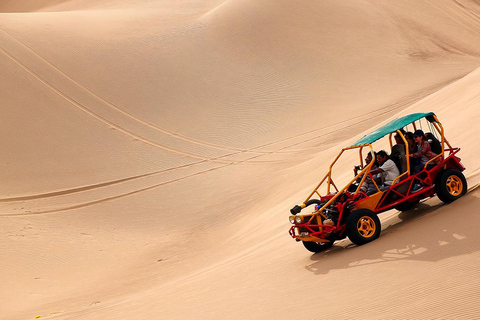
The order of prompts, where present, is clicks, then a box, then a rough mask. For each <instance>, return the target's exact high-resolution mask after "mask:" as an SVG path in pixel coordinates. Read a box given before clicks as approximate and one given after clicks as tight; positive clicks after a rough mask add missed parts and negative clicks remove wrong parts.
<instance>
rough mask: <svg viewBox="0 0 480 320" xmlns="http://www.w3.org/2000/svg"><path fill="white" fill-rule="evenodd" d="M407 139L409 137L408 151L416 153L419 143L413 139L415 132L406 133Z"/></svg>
mask: <svg viewBox="0 0 480 320" xmlns="http://www.w3.org/2000/svg"><path fill="white" fill-rule="evenodd" d="M405 139H407V144H408V153H414V152H415V151H416V148H417V145H416V144H415V140H414V139H413V133H412V132H407V133H405Z"/></svg>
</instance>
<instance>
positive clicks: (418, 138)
mask: <svg viewBox="0 0 480 320" xmlns="http://www.w3.org/2000/svg"><path fill="white" fill-rule="evenodd" d="M413 139H414V141H415V143H416V144H417V151H416V152H414V153H411V154H410V157H411V158H416V159H419V160H418V164H417V165H416V166H415V168H414V170H413V172H414V173H419V172H420V171H422V170H423V168H424V167H425V164H427V162H428V161H430V159H432V158H435V157H436V156H437V154H436V153H433V152H432V148H431V147H430V143H428V141H427V138H426V137H425V134H424V133H423V131H422V130H416V131H415V132H414V133H413ZM440 161H441V159H440V157H438V158H437V159H435V160H434V162H435V163H436V164H438V163H440Z"/></svg>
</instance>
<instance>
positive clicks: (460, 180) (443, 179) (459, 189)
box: [435, 169, 467, 203]
mask: <svg viewBox="0 0 480 320" xmlns="http://www.w3.org/2000/svg"><path fill="white" fill-rule="evenodd" d="M435 192H436V193H437V197H438V198H439V199H440V200H442V201H443V202H444V203H451V202H453V201H455V200H457V199H458V198H460V197H461V196H463V195H464V194H465V193H467V180H466V179H465V176H464V175H463V173H461V172H460V171H458V170H457V169H447V170H445V171H443V172H441V173H439V175H438V177H437V179H436V181H435Z"/></svg>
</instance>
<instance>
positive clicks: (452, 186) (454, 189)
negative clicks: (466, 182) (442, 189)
mask: <svg viewBox="0 0 480 320" xmlns="http://www.w3.org/2000/svg"><path fill="white" fill-rule="evenodd" d="M447 191H448V193H450V194H451V195H452V196H455V197H456V196H459V195H460V194H461V193H462V191H463V182H462V180H461V179H460V178H459V177H458V176H455V175H451V176H450V177H448V179H447Z"/></svg>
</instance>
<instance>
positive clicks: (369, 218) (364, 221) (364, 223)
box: [346, 209, 382, 246]
mask: <svg viewBox="0 0 480 320" xmlns="http://www.w3.org/2000/svg"><path fill="white" fill-rule="evenodd" d="M381 229H382V226H381V224H380V219H378V216H377V215H376V214H375V213H373V212H372V211H370V210H368V209H359V210H356V211H353V212H352V213H350V215H349V216H348V218H347V224H346V230H347V236H348V238H349V239H350V241H352V242H353V243H355V244H356V245H359V246H361V245H363V244H366V243H369V242H371V241H373V240H375V239H377V238H378V237H379V236H380V232H381Z"/></svg>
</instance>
